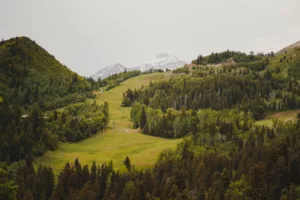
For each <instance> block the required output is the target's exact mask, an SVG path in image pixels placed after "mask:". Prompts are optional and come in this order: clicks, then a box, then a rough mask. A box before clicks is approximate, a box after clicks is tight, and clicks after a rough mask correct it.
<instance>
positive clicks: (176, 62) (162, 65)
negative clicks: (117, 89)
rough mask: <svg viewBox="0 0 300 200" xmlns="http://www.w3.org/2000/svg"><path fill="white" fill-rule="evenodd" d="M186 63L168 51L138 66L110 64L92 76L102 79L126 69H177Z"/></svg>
mask: <svg viewBox="0 0 300 200" xmlns="http://www.w3.org/2000/svg"><path fill="white" fill-rule="evenodd" d="M185 64H186V62H185V61H183V60H180V59H178V58H176V57H175V56H172V55H169V54H167V53H159V54H158V55H157V56H156V57H154V58H153V59H152V60H149V61H146V62H143V63H142V64H140V65H137V66H136V67H130V68H126V67H124V66H123V65H121V64H120V63H116V64H114V65H110V66H107V67H105V68H103V69H101V70H99V71H98V72H96V73H95V74H93V75H92V76H91V77H92V78H94V79H95V80H97V79H98V78H99V77H100V78H101V79H104V78H107V77H108V76H110V75H113V74H118V73H121V72H124V71H125V69H127V71H132V70H140V71H142V72H143V71H147V70H150V69H162V70H164V71H165V70H166V69H176V68H179V67H182V66H183V65H185Z"/></svg>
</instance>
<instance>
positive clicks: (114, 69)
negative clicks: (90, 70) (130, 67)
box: [91, 63, 126, 80]
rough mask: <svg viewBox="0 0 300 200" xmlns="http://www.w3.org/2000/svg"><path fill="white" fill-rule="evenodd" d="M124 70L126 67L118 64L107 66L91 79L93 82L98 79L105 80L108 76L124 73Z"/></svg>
mask: <svg viewBox="0 0 300 200" xmlns="http://www.w3.org/2000/svg"><path fill="white" fill-rule="evenodd" d="M125 69H126V67H124V66H123V65H121V64H120V63H116V64H113V65H109V66H107V67H105V68H103V69H101V70H99V71H98V72H96V73H95V74H93V75H92V76H91V77H92V78H93V79H95V80H97V79H98V78H101V79H105V78H107V77H108V76H110V75H113V74H118V73H121V72H124V71H125Z"/></svg>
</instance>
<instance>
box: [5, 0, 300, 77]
mask: <svg viewBox="0 0 300 200" xmlns="http://www.w3.org/2000/svg"><path fill="white" fill-rule="evenodd" d="M0 5H1V6H0V38H4V39H8V38H11V37H15V36H28V37H30V38H31V39H33V40H35V41H36V42H37V43H39V44H40V45H41V46H43V47H44V48H45V49H46V50H48V51H49V52H50V53H51V54H53V55H54V56H55V57H56V58H57V59H58V60H59V61H60V62H62V63H63V64H65V65H67V66H68V67H69V68H70V69H72V70H74V71H76V72H78V73H79V74H81V75H85V76H88V75H91V74H93V73H94V72H95V71H98V70H99V69H101V68H103V67H105V66H107V65H110V64H114V63H116V62H119V63H122V64H123V65H125V66H128V67H130V66H134V65H137V64H140V63H141V62H143V61H145V60H151V59H152V58H153V57H154V56H155V55H156V54H158V53H160V52H166V53H169V54H172V55H175V56H177V57H178V58H180V59H183V60H186V61H187V62H190V61H191V60H192V59H193V58H196V57H197V55H198V54H203V55H206V54H209V53H211V52H216V51H223V50H226V49H230V50H240V51H245V52H250V51H251V50H253V51H255V52H258V51H263V52H268V51H271V50H274V51H277V50H279V49H281V48H282V47H284V46H286V45H289V44H291V43H294V42H296V41H298V40H300V22H299V20H300V12H299V10H300V1H299V0H47V1H46V0H0Z"/></svg>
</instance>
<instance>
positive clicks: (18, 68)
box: [0, 37, 92, 109]
mask: <svg viewBox="0 0 300 200" xmlns="http://www.w3.org/2000/svg"><path fill="white" fill-rule="evenodd" d="M91 90H92V88H91V85H90V83H89V82H87V81H86V80H85V79H84V78H83V77H81V76H79V75H77V74H76V73H74V72H72V71H71V70H70V69H68V68H67V67H66V66H64V65H62V64H61V63H60V62H59V61H57V60H56V59H55V58H54V56H53V55H50V54H49V53H48V52H47V51H46V50H45V49H43V48H42V47H40V46H39V45H38V44H36V43H35V41H32V40H31V39H29V38H27V37H16V38H12V39H9V40H6V41H2V42H0V96H2V97H3V98H5V99H7V100H8V101H9V102H11V103H14V104H19V105H21V106H29V105H31V104H33V103H38V104H39V105H40V107H41V108H43V109H52V108H54V107H58V106H63V105H67V104H68V103H72V102H76V101H82V100H83V99H84V97H85V92H86V91H91Z"/></svg>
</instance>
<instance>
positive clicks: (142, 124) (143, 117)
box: [140, 106, 147, 129]
mask: <svg viewBox="0 0 300 200" xmlns="http://www.w3.org/2000/svg"><path fill="white" fill-rule="evenodd" d="M146 124H147V116H146V109H145V106H142V111H141V119H140V128H141V129H144V128H145V126H146Z"/></svg>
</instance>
